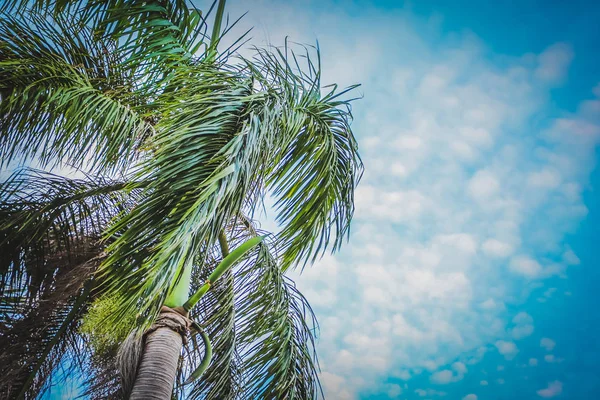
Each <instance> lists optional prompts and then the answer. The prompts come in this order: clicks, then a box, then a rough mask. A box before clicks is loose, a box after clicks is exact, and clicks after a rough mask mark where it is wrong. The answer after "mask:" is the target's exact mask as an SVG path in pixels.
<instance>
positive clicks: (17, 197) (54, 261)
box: [0, 169, 139, 300]
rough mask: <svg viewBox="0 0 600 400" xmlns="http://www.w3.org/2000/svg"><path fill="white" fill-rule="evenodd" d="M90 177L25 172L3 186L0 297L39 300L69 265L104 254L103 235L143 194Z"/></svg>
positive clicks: (0, 196) (0, 192)
mask: <svg viewBox="0 0 600 400" xmlns="http://www.w3.org/2000/svg"><path fill="white" fill-rule="evenodd" d="M88 178H89V179H88V180H84V179H70V178H65V177H62V176H58V175H54V174H50V173H45V172H42V171H37V170H32V169H22V170H20V171H18V172H16V173H14V174H13V175H12V176H11V177H10V178H9V179H8V180H7V181H5V182H3V183H2V184H0V295H2V296H3V297H12V296H13V295H14V296H20V297H25V298H26V299H30V300H31V299H35V298H36V296H37V293H38V291H39V290H40V289H41V288H42V287H43V286H45V285H49V284H50V283H49V282H52V279H53V276H54V275H55V274H56V271H57V270H58V269H60V268H63V267H65V266H66V265H65V263H67V265H73V263H80V262H81V260H87V259H91V258H93V257H95V256H96V255H97V254H98V253H99V252H100V251H101V250H100V247H99V245H100V244H99V243H98V241H99V240H100V238H101V235H102V232H103V230H104V229H105V227H106V226H107V224H108V223H109V221H110V220H111V219H112V218H113V217H114V216H116V215H117V214H118V213H120V212H123V211H126V210H128V209H130V208H132V207H133V205H134V204H135V201H136V195H137V193H138V191H139V190H138V189H133V190H130V191H127V192H126V191H125V190H124V188H125V183H124V182H118V181H111V180H107V179H102V178H97V177H96V178H94V177H91V176H88ZM6 291H9V292H6ZM5 292H6V293H5Z"/></svg>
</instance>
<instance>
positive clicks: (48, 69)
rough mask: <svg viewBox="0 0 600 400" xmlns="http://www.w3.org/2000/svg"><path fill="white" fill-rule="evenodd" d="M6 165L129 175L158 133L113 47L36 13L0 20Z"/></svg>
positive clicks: (0, 139) (0, 136) (0, 144)
mask: <svg viewBox="0 0 600 400" xmlns="http://www.w3.org/2000/svg"><path fill="white" fill-rule="evenodd" d="M0 37H2V38H3V40H2V42H1V43H0V158H1V159H2V162H3V164H4V165H6V164H7V163H8V162H10V161H12V160H15V159H16V160H20V159H22V158H25V159H27V158H32V157H34V156H35V157H36V158H37V160H38V161H39V162H40V164H41V165H42V166H48V165H49V166H53V165H55V164H56V163H58V162H62V163H68V164H70V165H73V166H75V167H81V166H86V164H89V165H91V166H92V167H98V168H100V169H105V168H113V169H116V170H121V171H122V170H123V169H124V168H126V167H127V166H129V165H130V163H131V162H132V161H133V159H134V158H135V157H138V156H139V154H137V151H136V150H137V149H139V147H140V146H141V144H142V143H143V141H144V138H146V137H147V136H148V135H150V134H151V133H152V126H151V124H149V123H148V122H147V121H146V120H145V119H144V117H145V116H144V115H143V113H144V110H145V109H144V108H143V104H140V101H139V97H136V95H135V94H132V92H131V85H132V83H131V77H130V76H128V75H127V73H126V72H125V71H124V70H123V68H122V67H120V64H119V60H118V57H117V56H116V55H115V54H117V55H118V52H117V49H116V48H115V43H114V42H109V41H102V40H100V41H99V40H96V39H94V37H93V35H92V32H90V30H89V29H88V28H86V27H85V26H76V25H74V24H73V23H72V22H67V21H64V20H63V19H62V18H56V19H54V20H53V21H48V20H47V18H43V17H41V16H39V15H36V14H27V17H22V18H15V17H11V16H7V15H2V18H0Z"/></svg>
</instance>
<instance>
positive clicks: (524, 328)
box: [510, 311, 534, 340]
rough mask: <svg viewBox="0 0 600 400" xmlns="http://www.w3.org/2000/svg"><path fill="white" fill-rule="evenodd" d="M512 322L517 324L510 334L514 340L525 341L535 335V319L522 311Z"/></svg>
mask: <svg viewBox="0 0 600 400" xmlns="http://www.w3.org/2000/svg"><path fill="white" fill-rule="evenodd" d="M512 322H513V324H515V326H514V327H513V328H512V329H511V332H510V333H511V336H512V337H513V339H516V340H519V339H523V338H526V337H528V336H530V335H531V334H532V333H533V329H534V328H533V318H531V315H529V314H527V313H526V312H523V311H522V312H520V313H518V314H517V315H515V317H514V318H513V320H512Z"/></svg>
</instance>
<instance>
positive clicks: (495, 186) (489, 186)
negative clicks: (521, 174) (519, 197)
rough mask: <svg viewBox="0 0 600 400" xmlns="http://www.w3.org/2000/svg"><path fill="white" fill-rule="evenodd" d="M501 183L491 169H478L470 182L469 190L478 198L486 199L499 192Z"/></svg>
mask: <svg viewBox="0 0 600 400" xmlns="http://www.w3.org/2000/svg"><path fill="white" fill-rule="evenodd" d="M499 189H500V183H499V182H498V179H496V177H495V176H494V175H493V174H492V173H491V172H489V171H485V170H482V171H477V173H476V174H475V175H474V176H473V178H471V180H470V181H469V184H468V191H469V194H471V196H473V197H475V198H476V199H477V200H481V201H485V200H488V199H489V198H490V197H491V196H493V195H495V194H496V193H498V190H499Z"/></svg>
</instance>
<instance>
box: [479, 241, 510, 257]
mask: <svg viewBox="0 0 600 400" xmlns="http://www.w3.org/2000/svg"><path fill="white" fill-rule="evenodd" d="M481 247H482V249H483V252H484V253H485V254H487V255H489V256H493V257H499V258H505V257H508V256H510V255H511V254H512V253H513V246H511V245H510V244H508V243H504V242H502V241H500V240H498V239H488V240H486V241H485V242H483V245H482V246H481Z"/></svg>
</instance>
